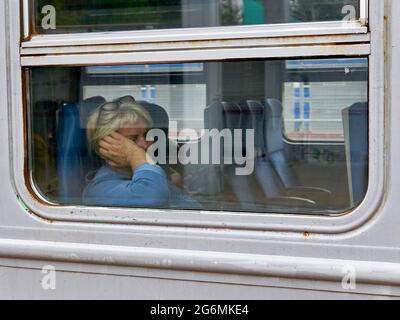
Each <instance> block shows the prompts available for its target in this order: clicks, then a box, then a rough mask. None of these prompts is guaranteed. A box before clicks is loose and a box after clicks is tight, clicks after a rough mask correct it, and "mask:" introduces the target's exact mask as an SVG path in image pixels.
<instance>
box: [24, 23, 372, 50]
mask: <svg viewBox="0 0 400 320" xmlns="http://www.w3.org/2000/svg"><path fill="white" fill-rule="evenodd" d="M367 32H368V28H366V27H365V26H362V25H361V24H360V22H359V21H353V22H343V21H338V22H311V23H290V24H277V25H256V26H235V27H211V28H193V29H165V30H155V31H148V30H145V31H117V32H99V33H98V32H93V33H72V34H60V35H59V34H57V35H35V36H33V37H32V39H31V40H29V41H26V42H23V43H22V48H40V47H50V46H58V47H60V46H61V47H62V46H80V45H101V44H107V45H112V44H128V43H149V42H151V43H156V42H180V41H200V40H232V39H236V40H237V39H249V38H251V39H254V38H276V37H307V36H320V35H350V34H365V33H367Z"/></svg>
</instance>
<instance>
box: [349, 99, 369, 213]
mask: <svg viewBox="0 0 400 320" xmlns="http://www.w3.org/2000/svg"><path fill="white" fill-rule="evenodd" d="M343 124H344V133H345V144H346V159H347V171H348V183H349V190H350V205H351V206H352V207H353V206H356V205H358V204H359V203H360V202H361V201H362V200H363V199H364V197H365V194H366V192H367V188H368V149H369V144H368V103H366V102H359V103H355V104H353V105H352V106H351V107H349V108H347V109H345V110H343Z"/></svg>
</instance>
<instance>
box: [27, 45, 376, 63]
mask: <svg viewBox="0 0 400 320" xmlns="http://www.w3.org/2000/svg"><path fill="white" fill-rule="evenodd" d="M370 53H371V50H370V45H369V44H354V45H338V46H332V45H314V46H294V47H285V48H280V47H272V48H270V47H266V48H251V49H249V48H239V49H204V50H177V51H160V52H134V53H130V52H129V53H112V54H79V55H76V54H75V55H47V56H46V55H44V56H24V57H22V58H21V64H22V66H23V67H33V66H69V65H72V66H76V65H88V66H90V65H105V64H108V65H109V64H110V62H112V63H113V64H132V63H134V64H141V63H154V62H155V61H156V62H157V63H163V62H168V63H173V62H194V61H196V62H197V61H201V62H206V61H215V60H227V59H229V60H233V59H243V58H244V57H245V58H246V59H268V58H282V59H285V58H290V57H296V58H299V57H311V56H332V57H334V56H340V55H345V56H363V55H364V56H366V55H369V54H370Z"/></svg>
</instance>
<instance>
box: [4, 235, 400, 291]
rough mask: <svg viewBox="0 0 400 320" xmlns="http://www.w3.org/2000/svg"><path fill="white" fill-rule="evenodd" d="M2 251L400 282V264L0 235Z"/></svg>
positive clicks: (141, 265)
mask: <svg viewBox="0 0 400 320" xmlns="http://www.w3.org/2000/svg"><path fill="white" fill-rule="evenodd" d="M0 257H1V258H11V259H24V260H41V261H55V262H67V263H82V264H94V265H109V266H125V267H138V268H151V269H166V270H176V271H188V272H193V271H194V272H207V273H221V274H237V275H247V276H264V277H278V278H290V279H304V280H314V281H332V282H338V283H341V282H342V281H343V278H344V277H345V276H346V272H348V271H346V270H348V269H349V268H351V270H352V271H354V272H355V276H356V281H357V284H375V285H391V286H398V285H400V264H399V263H388V262H370V261H351V260H336V259H319V258H305V257H289V256H271V255H255V254H242V253H226V252H209V251H192V250H175V249H159V248H155V249H154V248H139V247H121V246H107V245H92V244H90V245H89V244H78V243H59V242H57V243H56V242H45V241H25V240H14V239H3V240H0Z"/></svg>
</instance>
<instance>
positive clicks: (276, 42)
mask: <svg viewBox="0 0 400 320" xmlns="http://www.w3.org/2000/svg"><path fill="white" fill-rule="evenodd" d="M369 41H370V35H369V34H368V33H362V34H350V35H329V36H328V35H320V36H302V37H272V38H255V39H251V38H250V39H240V40H239V39H235V40H201V41H193V42H190V41H181V42H178V41H175V42H158V43H146V42H144V43H128V44H106V43H101V44H100V43H99V44H94V45H88V44H85V45H83V44H82V45H65V44H64V45H60V46H43V47H42V46H39V47H26V48H24V47H23V48H22V49H21V55H22V56H35V55H66V54H88V53H111V52H116V53H121V52H155V51H173V50H189V49H190V50H196V49H229V48H247V49H252V48H257V47H259V48H260V47H263V48H270V47H280V48H285V47H300V46H313V45H335V46H336V45H339V44H341V45H343V44H357V43H358V44H363V43H364V44H365V43H369Z"/></svg>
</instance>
